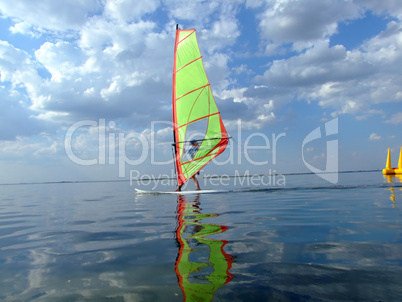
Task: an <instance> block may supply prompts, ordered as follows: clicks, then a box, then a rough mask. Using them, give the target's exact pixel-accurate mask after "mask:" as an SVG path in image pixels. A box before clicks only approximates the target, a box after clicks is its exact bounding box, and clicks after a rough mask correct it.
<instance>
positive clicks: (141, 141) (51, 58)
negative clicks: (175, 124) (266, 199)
mask: <svg viewBox="0 0 402 302" xmlns="http://www.w3.org/2000/svg"><path fill="white" fill-rule="evenodd" d="M401 20H402V7H401V5H400V1H397V0H388V1H387V0H385V1H376V0H364V1H363V0H345V1H333V0H303V1H295V0H281V1H280V0H277V1H273V0H272V1H271V0H266V1H261V0H222V1H173V0H148V1H145V2H139V1H134V0H118V1H116V0H114V1H111V0H102V1H100V0H88V1H79V0H71V1H67V2H66V3H60V2H57V3H56V2H55V1H51V0H41V1H35V2H33V1H30V0H19V1H17V2H15V1H14V2H13V1H12V2H10V1H0V100H1V101H0V125H1V127H0V171H1V174H0V183H15V182H40V181H63V180H108V179H119V178H120V177H124V178H128V177H129V171H130V170H135V171H136V172H138V173H140V174H141V175H144V174H148V175H155V176H158V175H159V174H165V175H171V174H172V168H173V164H172V163H171V162H170V159H171V149H170V148H171V146H170V143H171V139H172V128H171V125H170V124H169V123H170V121H171V116H172V113H171V96H172V69H173V47H174V35H175V25H176V24H179V25H180V27H181V28H186V29H187V28H194V29H196V31H197V37H198V41H199V44H200V49H201V53H202V55H203V61H204V65H205V68H206V71H207V75H208V78H209V80H210V83H211V87H212V89H213V92H214V94H215V98H216V102H217V104H218V107H219V109H220V111H221V114H222V117H223V119H224V123H225V125H226V127H227V130H228V132H229V133H230V134H231V135H232V136H233V137H234V140H233V141H232V142H231V145H230V147H229V148H228V150H227V151H225V153H224V154H223V155H222V159H221V160H220V162H218V163H215V164H214V163H212V164H211V165H209V166H208V167H207V168H205V171H204V173H206V174H208V173H209V174H212V173H217V174H224V173H227V174H230V175H233V174H235V171H238V172H239V173H243V172H244V171H247V170H248V171H249V172H250V173H268V172H270V171H273V170H275V171H276V172H278V173H290V172H309V171H310V170H309V168H308V167H307V166H306V164H305V162H308V163H309V164H310V165H312V166H314V167H317V169H320V170H322V171H324V170H325V169H326V163H327V162H328V160H329V161H331V159H327V156H328V152H327V144H326V142H327V141H330V140H337V142H338V155H337V157H338V168H339V170H362V169H382V168H383V167H384V165H385V160H386V151H387V148H388V147H391V151H392V162H393V166H396V165H397V160H398V157H399V148H400V146H401V145H402V134H401V131H400V129H401V124H402V107H401V103H402V88H401V87H402V86H401V83H402V71H401V68H400V66H402V51H401V47H402V24H401ZM334 119H338V129H337V134H336V135H332V136H331V137H325V135H324V134H325V131H324V130H325V124H326V123H327V122H330V121H332V120H334ZM77 123H78V124H77ZM80 123H81V124H80ZM77 125H82V126H81V127H76V131H75V132H73V133H72V136H71V140H69V139H68V135H66V134H68V133H69V132H68V131H69V129H70V131H71V129H72V128H71V127H73V128H74V127H75V126H77ZM317 127H320V129H321V130H322V131H321V133H322V137H321V139H317V140H315V141H312V142H309V143H308V144H305V145H303V142H305V138H306V137H307V136H308V135H309V133H310V132H312V131H313V130H314V129H316V128H317ZM102 135H103V136H102ZM274 137H276V138H278V137H280V138H279V139H278V140H277V144H276V146H275V148H274V145H273V143H274V139H273V138H274ZM128 138H130V139H128ZM67 145H68V146H67ZM256 146H259V147H261V148H260V149H258V147H256ZM264 146H265V147H264ZM245 148H246V149H247V150H246V151H245ZM274 149H275V150H274ZM69 150H71V152H72V153H71V152H70V153H69ZM302 151H303V152H302ZM122 152H123V153H122ZM123 156H124V157H123ZM303 156H304V157H303ZM72 157H73V158H72ZM74 159H75V160H74ZM76 159H81V162H80V163H77V160H76ZM85 160H87V161H85ZM90 160H92V161H90ZM225 160H227V163H226V164H220V163H222V162H225ZM82 163H85V164H82ZM256 163H257V164H256ZM123 166H124V167H123ZM122 169H123V170H124V171H123V172H122Z"/></svg>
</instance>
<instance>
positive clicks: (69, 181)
mask: <svg viewBox="0 0 402 302" xmlns="http://www.w3.org/2000/svg"><path fill="white" fill-rule="evenodd" d="M379 171H381V169H378V170H354V171H351V170H347V171H339V172H322V173H313V172H289V173H273V174H250V175H225V176H222V175H216V176H215V175H214V176H207V177H202V176H201V177H200V178H220V177H229V178H236V177H256V176H274V175H284V176H292V175H311V174H330V173H340V174H346V173H371V172H379ZM162 179H175V178H170V177H161V178H141V179H131V181H149V180H162ZM129 181H130V179H114V180H113V179H111V180H61V181H43V182H20V183H0V186H16V185H50V184H76V183H97V182H98V183H102V182H129Z"/></svg>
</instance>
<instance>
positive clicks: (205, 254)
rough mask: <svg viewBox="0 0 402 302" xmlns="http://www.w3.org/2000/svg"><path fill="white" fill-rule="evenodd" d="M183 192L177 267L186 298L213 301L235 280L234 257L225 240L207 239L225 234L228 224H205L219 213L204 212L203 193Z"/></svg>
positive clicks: (178, 233) (180, 205) (177, 231)
mask: <svg viewBox="0 0 402 302" xmlns="http://www.w3.org/2000/svg"><path fill="white" fill-rule="evenodd" d="M188 199H190V198H188V197H184V196H183V195H179V197H178V200H177V228H176V240H177V243H178V245H179V252H178V255H177V259H176V263H175V270H176V275H177V277H178V283H179V286H180V288H181V290H182V292H183V295H184V301H211V300H212V298H213V296H214V294H215V292H216V291H217V290H218V289H219V288H221V287H222V286H223V285H225V284H227V283H228V282H230V281H231V280H232V279H233V275H232V274H231V273H230V272H229V270H230V268H231V266H232V263H233V258H232V256H231V255H229V254H227V253H226V252H225V251H224V250H223V248H224V246H225V245H226V244H227V243H228V241H225V240H215V239H210V238H206V237H207V236H210V235H214V234H218V233H223V232H225V231H226V230H227V227H226V226H222V225H216V224H208V223H202V220H203V219H205V218H211V217H216V216H218V215H217V214H203V213H201V208H200V202H199V195H197V196H195V197H191V200H192V201H191V202H190V201H189V200H188Z"/></svg>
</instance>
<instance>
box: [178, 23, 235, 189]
mask: <svg viewBox="0 0 402 302" xmlns="http://www.w3.org/2000/svg"><path fill="white" fill-rule="evenodd" d="M173 65H174V66H173V106H172V107H173V131H174V144H173V145H174V147H175V162H176V171H177V182H178V185H179V186H180V185H182V184H184V183H185V182H186V181H187V180H188V179H189V178H191V177H192V176H193V175H194V174H195V173H197V172H198V171H199V170H200V169H201V168H202V167H204V166H205V165H206V164H207V163H209V162H210V161H211V160H212V159H214V158H215V157H216V156H218V155H219V154H220V153H222V152H223V151H224V150H225V148H226V146H227V144H228V139H229V138H228V134H227V132H226V129H225V126H224V125H223V122H222V118H221V116H220V113H219V110H218V107H217V105H216V103H215V99H214V96H213V94H212V91H211V87H210V84H209V81H208V78H207V75H206V73H205V69H204V65H203V62H202V56H201V52H200V49H199V47H198V42H197V37H196V33H195V30H194V29H191V30H179V29H177V30H176V42H175V50H174V64H173ZM194 139H197V141H198V143H199V145H200V146H199V149H198V151H197V152H196V154H195V155H194V156H193V157H192V158H189V157H188V156H187V154H186V152H187V148H188V147H189V142H190V141H191V140H194Z"/></svg>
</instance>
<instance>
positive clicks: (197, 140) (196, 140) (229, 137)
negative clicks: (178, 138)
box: [172, 136, 232, 145]
mask: <svg viewBox="0 0 402 302" xmlns="http://www.w3.org/2000/svg"><path fill="white" fill-rule="evenodd" d="M231 138H232V137H231V136H226V137H213V138H204V139H192V140H191V141H182V142H176V143H172V145H176V144H184V143H191V142H194V141H195V142H202V141H208V140H213V139H231Z"/></svg>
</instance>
